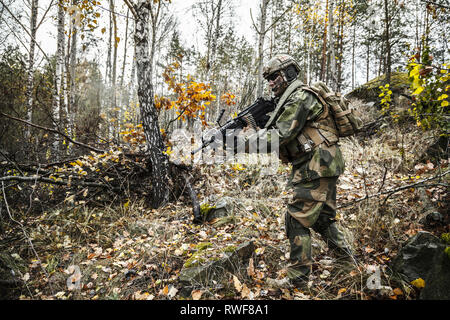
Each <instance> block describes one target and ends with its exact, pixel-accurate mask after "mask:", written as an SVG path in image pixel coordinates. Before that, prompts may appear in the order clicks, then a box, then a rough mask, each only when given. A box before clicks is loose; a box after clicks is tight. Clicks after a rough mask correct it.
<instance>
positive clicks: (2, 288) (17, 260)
mask: <svg viewBox="0 0 450 320" xmlns="http://www.w3.org/2000/svg"><path fill="white" fill-rule="evenodd" d="M25 270H26V268H25V262H24V261H23V259H22V258H21V257H20V256H19V255H17V254H15V253H13V254H12V255H10V254H8V253H7V252H0V300H3V299H13V298H16V297H15V296H16V295H18V293H19V292H20V289H21V288H22V285H23V283H22V281H21V280H20V279H18V278H17V276H16V274H21V273H22V274H23V273H25Z"/></svg>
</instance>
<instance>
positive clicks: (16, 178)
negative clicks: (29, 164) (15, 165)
mask: <svg viewBox="0 0 450 320" xmlns="http://www.w3.org/2000/svg"><path fill="white" fill-rule="evenodd" d="M0 181H2V182H4V181H19V182H36V181H37V182H44V183H50V184H56V185H60V186H69V185H73V186H82V187H100V188H105V189H112V190H115V191H119V190H120V188H117V187H112V186H110V185H106V184H102V183H96V182H78V181H71V182H70V183H69V182H68V181H64V180H54V179H50V178H45V177H43V176H36V175H34V176H30V177H24V176H5V177H0Z"/></svg>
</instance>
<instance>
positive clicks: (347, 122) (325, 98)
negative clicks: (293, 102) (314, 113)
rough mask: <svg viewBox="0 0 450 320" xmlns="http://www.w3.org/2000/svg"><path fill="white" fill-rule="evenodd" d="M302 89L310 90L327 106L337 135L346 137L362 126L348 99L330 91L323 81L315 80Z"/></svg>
mask: <svg viewBox="0 0 450 320" xmlns="http://www.w3.org/2000/svg"><path fill="white" fill-rule="evenodd" d="M302 89H303V90H306V91H309V92H312V93H313V94H314V95H315V96H316V97H317V98H318V99H319V100H320V102H321V103H322V105H323V106H324V107H327V106H328V109H329V110H330V113H331V114H332V116H333V120H334V123H335V125H336V128H337V131H338V134H339V137H348V136H351V135H354V134H355V133H357V132H358V131H359V130H360V129H361V127H362V124H363V123H362V120H361V119H360V117H359V116H358V115H357V114H356V110H354V109H351V108H350V106H349V104H350V103H349V101H348V99H346V98H345V97H344V96H343V95H341V93H339V92H334V91H332V90H331V89H330V88H329V87H328V86H327V85H326V84H325V83H323V82H320V81H319V82H316V83H313V84H312V85H310V86H307V85H304V86H302Z"/></svg>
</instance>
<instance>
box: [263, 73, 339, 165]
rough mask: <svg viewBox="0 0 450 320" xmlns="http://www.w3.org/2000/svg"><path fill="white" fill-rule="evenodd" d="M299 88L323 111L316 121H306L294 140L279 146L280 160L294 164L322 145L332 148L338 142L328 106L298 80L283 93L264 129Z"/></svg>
mask: <svg viewBox="0 0 450 320" xmlns="http://www.w3.org/2000/svg"><path fill="white" fill-rule="evenodd" d="M299 88H301V90H305V91H308V92H310V93H311V94H313V95H314V96H315V97H316V98H317V99H318V100H319V101H320V103H321V104H322V106H323V111H322V113H321V114H320V115H319V116H318V117H317V118H316V119H313V120H307V121H306V123H305V126H304V128H303V129H302V131H301V132H300V134H299V135H298V136H297V137H296V138H295V139H293V140H292V141H289V142H288V143H286V144H284V145H282V146H280V158H281V160H283V161H285V162H295V160H296V159H299V158H300V157H303V156H304V155H306V154H307V153H308V152H310V151H312V150H314V148H316V147H317V146H319V145H321V144H323V143H325V144H326V145H327V146H332V145H334V144H336V143H337V142H338V141H339V133H338V131H337V129H336V125H335V123H334V120H333V117H332V115H331V114H330V110H329V106H328V104H327V103H326V102H325V101H324V100H323V99H322V98H321V97H320V96H318V95H316V94H315V93H314V91H313V90H311V89H310V88H309V87H308V86H307V85H305V84H303V82H301V81H300V80H295V81H294V82H293V83H291V85H290V86H289V87H288V88H287V89H286V91H285V92H284V93H283V95H282V96H281V98H280V101H279V102H278V104H277V107H276V108H275V110H274V112H273V113H272V115H271V117H270V119H269V121H268V122H267V124H266V126H265V128H269V127H270V126H272V125H273V124H274V122H275V120H276V119H277V118H278V116H279V115H280V114H281V112H282V110H283V106H284V103H285V102H286V100H287V99H288V98H289V96H290V95H291V94H292V93H294V92H295V91H296V90H297V89H299Z"/></svg>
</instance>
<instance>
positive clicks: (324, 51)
mask: <svg viewBox="0 0 450 320" xmlns="http://www.w3.org/2000/svg"><path fill="white" fill-rule="evenodd" d="M324 19H325V24H324V29H323V43H322V61H321V66H320V78H319V79H320V81H324V79H325V67H326V64H327V30H328V0H327V2H326V4H325V18H324Z"/></svg>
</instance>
